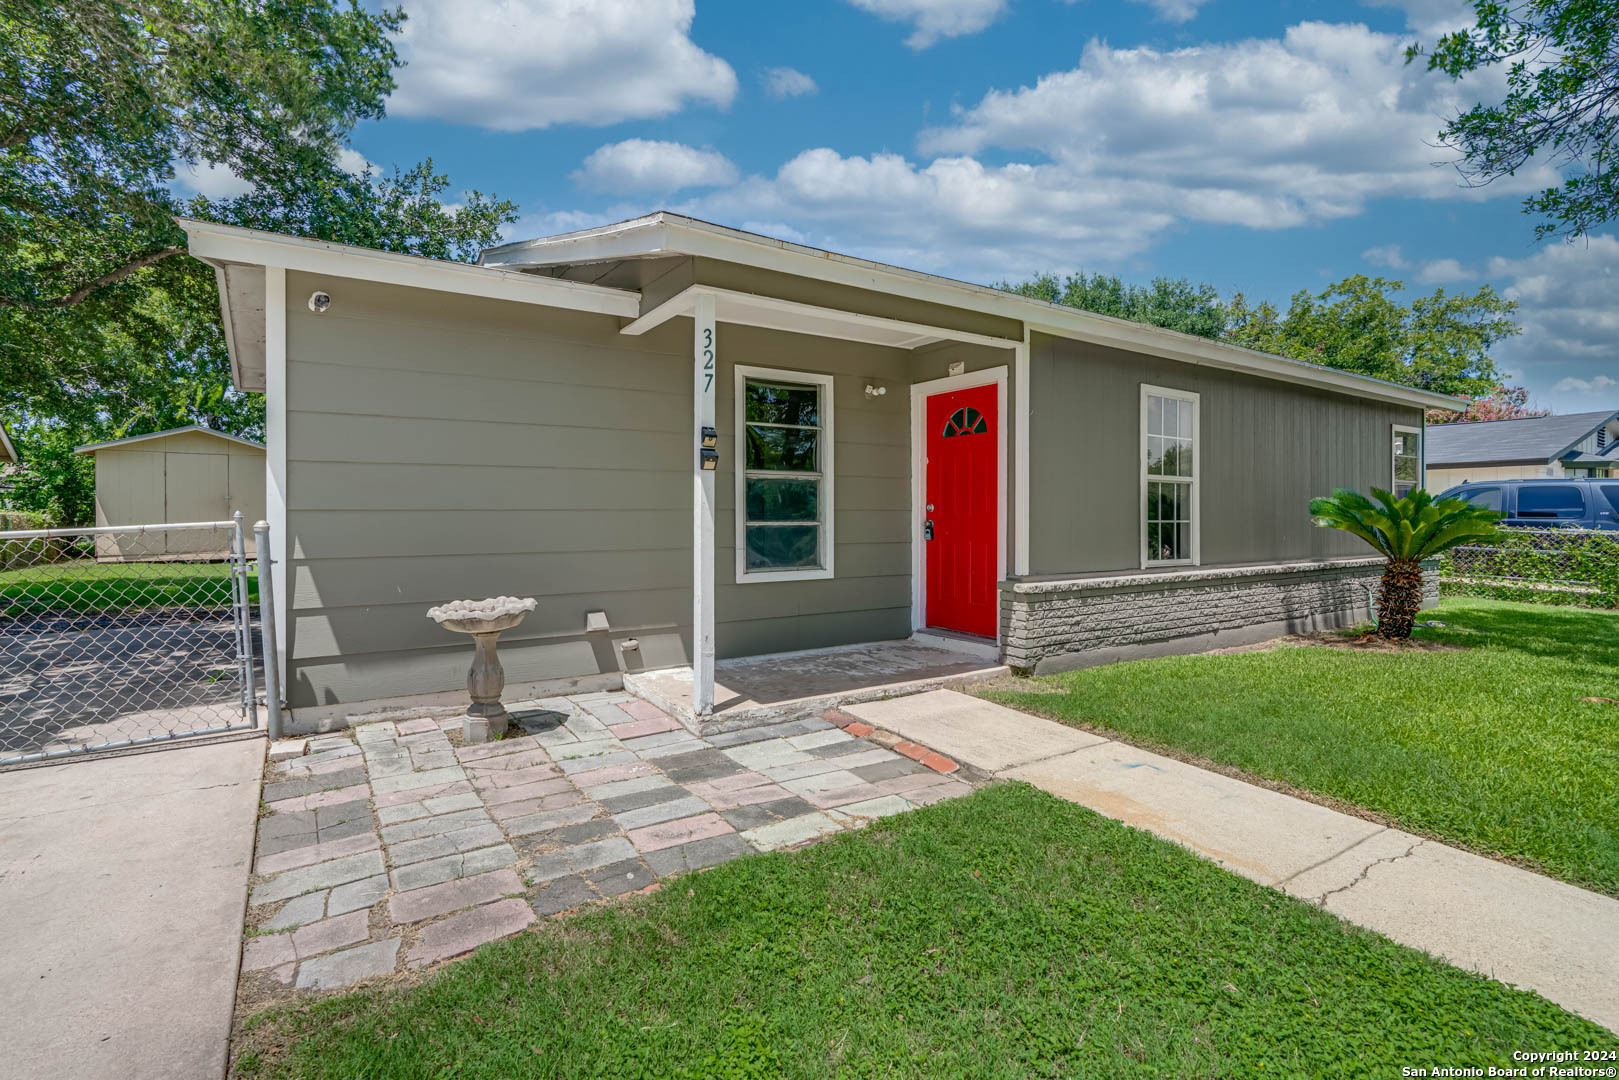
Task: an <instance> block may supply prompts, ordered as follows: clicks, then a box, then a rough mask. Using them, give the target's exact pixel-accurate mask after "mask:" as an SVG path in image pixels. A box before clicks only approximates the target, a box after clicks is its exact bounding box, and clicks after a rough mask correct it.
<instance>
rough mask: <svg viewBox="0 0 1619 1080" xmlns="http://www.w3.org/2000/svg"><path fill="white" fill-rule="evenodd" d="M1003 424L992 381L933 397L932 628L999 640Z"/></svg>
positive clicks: (928, 516)
mask: <svg viewBox="0 0 1619 1080" xmlns="http://www.w3.org/2000/svg"><path fill="white" fill-rule="evenodd" d="M999 424H1000V416H999V415H998V414H997V408H996V388H995V386H994V385H993V384H991V385H988V386H971V387H968V388H967V389H965V390H951V391H947V392H945V393H942V394H933V395H931V396H930V397H929V398H928V399H927V425H928V427H927V437H926V441H925V443H924V449H925V451H926V454H927V483H926V485H925V490H926V494H927V506H926V507H925V508H924V511H925V512H924V515H923V516H924V519H925V520H927V521H929V522H931V523H932V525H931V527H932V531H933V537H932V539H931V540H930V539H924V540H923V543H924V544H926V545H927V563H926V566H927V592H926V603H927V610H926V613H925V615H926V620H927V624H928V625H929V626H936V627H939V628H941V629H945V630H959V631H961V632H962V633H966V634H977V635H978V636H980V637H990V638H992V637H994V636H995V627H996V615H997V597H996V591H995V584H996V582H995V555H996V546H997V545H996V537H995V530H996V518H997V514H996V505H997V499H998V498H999V493H998V492H997V491H996V488H997V487H998V476H997V474H998V468H997V461H996V448H997V447H998V446H999V445H1000V432H999V430H998V425H999ZM925 536H926V532H925V531H924V537H925Z"/></svg>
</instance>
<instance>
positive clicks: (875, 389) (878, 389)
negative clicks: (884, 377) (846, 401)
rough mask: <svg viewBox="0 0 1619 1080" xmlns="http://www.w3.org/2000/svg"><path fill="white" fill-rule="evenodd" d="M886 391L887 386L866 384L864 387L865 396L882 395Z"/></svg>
mask: <svg viewBox="0 0 1619 1080" xmlns="http://www.w3.org/2000/svg"><path fill="white" fill-rule="evenodd" d="M886 393H888V387H886V386H868V387H866V396H867V397H882V396H883V395H884V394H886Z"/></svg>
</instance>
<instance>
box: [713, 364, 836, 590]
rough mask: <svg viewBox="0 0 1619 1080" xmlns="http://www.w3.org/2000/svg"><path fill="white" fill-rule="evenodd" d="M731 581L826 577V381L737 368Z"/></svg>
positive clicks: (828, 489)
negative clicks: (734, 493)
mask: <svg viewBox="0 0 1619 1080" xmlns="http://www.w3.org/2000/svg"><path fill="white" fill-rule="evenodd" d="M736 430H737V443H738V445H737V454H736V579H737V581H738V582H744V581H789V580H798V579H804V578H826V577H831V576H832V376H830V375H814V374H810V373H807V372H798V371H774V370H770V369H767V368H754V367H743V366H741V365H738V366H737V369H736Z"/></svg>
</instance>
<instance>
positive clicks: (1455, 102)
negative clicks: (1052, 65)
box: [921, 22, 1555, 228]
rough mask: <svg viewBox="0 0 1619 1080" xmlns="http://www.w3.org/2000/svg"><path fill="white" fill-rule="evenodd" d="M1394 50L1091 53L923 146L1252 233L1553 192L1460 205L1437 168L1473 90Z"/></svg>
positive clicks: (1537, 182) (1262, 46) (1353, 42)
mask: <svg viewBox="0 0 1619 1080" xmlns="http://www.w3.org/2000/svg"><path fill="white" fill-rule="evenodd" d="M1404 44H1405V43H1404V39H1402V38H1397V37H1395V36H1393V35H1389V34H1379V33H1374V32H1372V31H1370V30H1368V29H1367V28H1366V27H1365V26H1361V25H1358V24H1347V25H1333V24H1326V23H1313V22H1312V23H1301V24H1299V25H1297V26H1293V27H1290V28H1289V29H1288V30H1287V32H1286V34H1285V35H1284V36H1283V37H1282V38H1281V39H1254V40H1247V41H1239V42H1232V43H1225V44H1217V45H1203V46H1196V47H1192V48H1185V49H1177V50H1174V51H1169V52H1163V51H1159V50H1155V49H1150V48H1145V47H1143V48H1135V49H1115V48H1112V47H1111V46H1109V45H1107V44H1106V43H1104V42H1099V41H1094V40H1093V41H1091V42H1090V43H1089V44H1088V45H1087V46H1086V47H1085V50H1084V53H1083V54H1082V56H1081V59H1080V64H1079V66H1078V67H1077V68H1075V69H1073V70H1071V71H1063V72H1057V73H1054V74H1050V75H1046V76H1044V77H1043V78H1041V79H1040V80H1039V81H1038V82H1037V83H1036V85H1034V86H1033V87H1022V88H1020V89H1017V90H1011V91H1004V90H995V91H991V92H990V93H989V94H987V95H985V97H984V98H983V100H982V101H980V102H979V103H978V104H977V105H975V106H973V107H971V108H966V109H960V108H958V109H957V110H956V115H955V117H954V122H953V123H952V124H950V125H948V126H944V127H940V128H935V129H932V130H929V131H925V132H923V134H922V138H921V146H922V149H923V150H924V152H927V153H934V154H951V153H955V154H977V153H980V152H983V151H985V150H990V149H992V148H994V149H1001V150H1009V151H1020V150H1021V151H1034V152H1036V153H1039V154H1042V155H1044V156H1046V157H1047V158H1049V159H1050V160H1051V161H1052V162H1054V163H1055V164H1057V165H1058V166H1060V167H1062V168H1064V169H1066V170H1068V171H1069V172H1070V173H1071V174H1072V175H1073V176H1074V177H1075V180H1076V182H1083V183H1089V184H1107V183H1110V182H1114V181H1128V182H1129V183H1132V184H1149V185H1154V186H1157V187H1159V188H1160V189H1162V190H1164V191H1166V192H1171V193H1172V198H1173V202H1171V203H1168V204H1166V209H1172V210H1173V212H1174V213H1175V215H1176V216H1177V217H1181V218H1184V219H1188V220H1193V221H1205V222H1211V223H1216V224H1234V225H1246V226H1249V227H1253V228H1276V227H1285V226H1293V225H1301V224H1305V223H1308V222H1317V221H1323V220H1329V219H1333V218H1342V217H1349V216H1353V215H1356V214H1358V213H1360V212H1361V211H1362V209H1363V208H1364V206H1365V203H1366V201H1367V200H1368V199H1372V198H1377V197H1382V196H1405V197H1421V198H1444V199H1483V198H1491V197H1498V196H1500V195H1505V194H1509V193H1521V192H1524V191H1527V190H1531V189H1535V188H1539V187H1543V186H1545V185H1546V184H1547V183H1550V182H1554V180H1555V174H1554V173H1552V172H1551V171H1550V170H1546V169H1541V168H1538V167H1530V168H1527V169H1524V170H1522V171H1520V173H1519V175H1518V176H1517V177H1514V178H1512V179H1511V180H1509V181H1507V182H1506V183H1505V184H1504V185H1503V186H1500V187H1497V185H1494V184H1492V185H1491V186H1490V187H1489V188H1487V189H1471V190H1469V189H1464V188H1462V187H1460V186H1459V185H1458V183H1457V181H1456V177H1455V174H1454V172H1453V171H1451V170H1450V169H1447V168H1436V167H1435V166H1434V161H1435V158H1436V157H1438V156H1440V154H1439V152H1438V151H1436V150H1435V149H1434V148H1433V147H1432V146H1430V145H1429V143H1430V142H1431V140H1432V139H1433V137H1434V135H1435V132H1436V129H1437V128H1438V126H1439V124H1440V122H1441V121H1440V117H1441V116H1442V115H1445V114H1448V113H1450V112H1452V111H1454V110H1455V109H1456V108H1457V107H1458V106H1459V105H1461V104H1463V103H1464V102H1465V101H1471V100H1473V96H1476V91H1475V90H1473V89H1471V88H1469V86H1468V84H1467V83H1463V84H1456V83H1453V82H1452V81H1451V80H1449V79H1448V78H1444V77H1442V76H1441V77H1435V76H1431V75H1429V74H1427V73H1426V72H1424V71H1422V70H1421V68H1420V65H1412V66H1407V65H1406V63H1405V61H1404V57H1403V49H1404ZM1470 95H1471V96H1470Z"/></svg>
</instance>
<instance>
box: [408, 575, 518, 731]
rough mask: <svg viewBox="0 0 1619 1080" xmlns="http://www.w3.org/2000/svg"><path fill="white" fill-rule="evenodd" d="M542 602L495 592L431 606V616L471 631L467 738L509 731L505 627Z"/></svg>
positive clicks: (448, 627) (444, 624) (449, 626)
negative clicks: (498, 651)
mask: <svg viewBox="0 0 1619 1080" xmlns="http://www.w3.org/2000/svg"><path fill="white" fill-rule="evenodd" d="M538 606H539V605H538V604H537V603H535V601H534V599H533V598H532V597H529V598H526V599H519V598H517V597H515V596H492V597H490V598H489V599H487V600H455V601H453V602H451V603H448V604H441V605H439V606H438V607H436V608H431V609H429V610H428V612H427V617H428V618H429V619H432V620H433V621H434V622H436V623H438V624H439V625H440V626H442V627H444V629H446V630H453V631H455V632H456V633H458V634H471V635H472V643H473V645H474V647H475V651H474V652H473V654H472V668H471V670H470V671H468V672H467V693H469V694H470V695H471V696H472V705H471V706H470V707H469V708H468V709H467V717H466V719H465V720H463V721H462V722H461V735H462V738H464V739H465V740H466V741H467V742H485V741H487V740H489V739H498V738H500V737H501V736H502V735H505V734H506V707H505V706H504V705H502V704H501V703H500V693H501V691H502V690H505V689H506V671H505V669H504V668H502V667H501V666H500V658H499V657H497V656H496V655H495V642H496V641H498V640H499V639H500V634H501V631H503V630H510V629H511V628H512V627H514V626H516V625H517V624H518V623H520V622H522V621H523V620H524V619H525V618H526V617H527V616H528V613H529V612H531V611H533V610H534V609H535V608H536V607H538Z"/></svg>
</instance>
